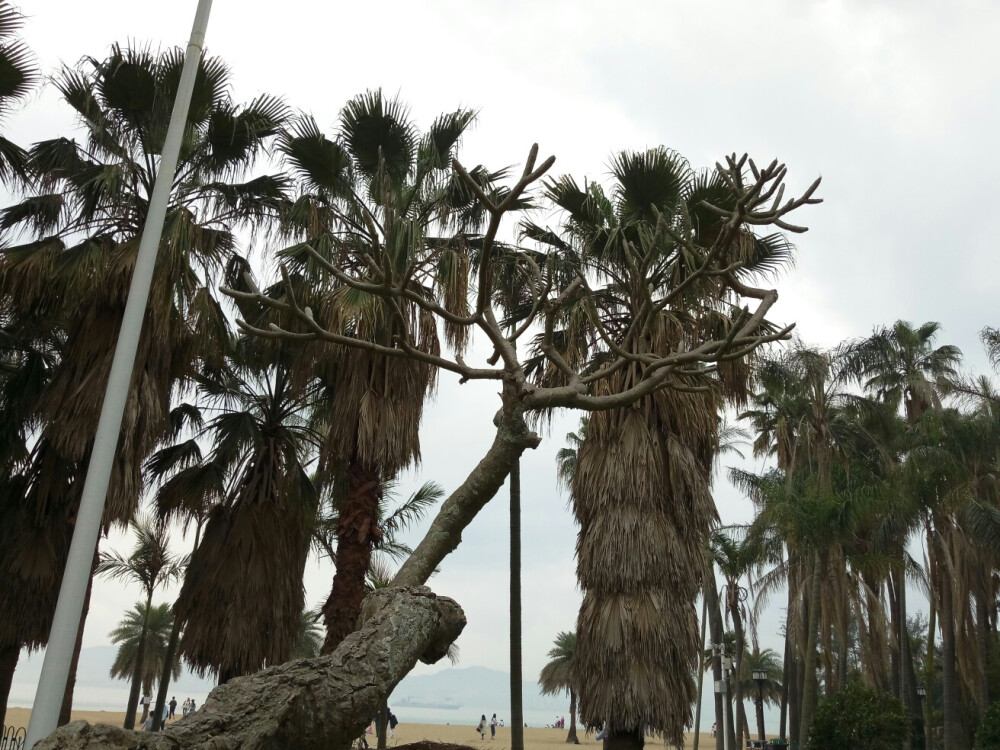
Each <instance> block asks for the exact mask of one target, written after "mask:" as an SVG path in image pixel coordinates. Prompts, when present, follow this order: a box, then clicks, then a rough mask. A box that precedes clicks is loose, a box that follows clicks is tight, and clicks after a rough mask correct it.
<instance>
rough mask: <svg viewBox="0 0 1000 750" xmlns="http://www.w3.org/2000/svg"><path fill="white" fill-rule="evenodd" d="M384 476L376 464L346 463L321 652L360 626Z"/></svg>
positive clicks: (324, 612) (378, 532) (376, 536)
mask: <svg viewBox="0 0 1000 750" xmlns="http://www.w3.org/2000/svg"><path fill="white" fill-rule="evenodd" d="M380 492H381V478H380V477H379V474H378V470H377V469H376V468H375V467H374V466H368V465H365V464H363V463H361V462H360V461H358V460H353V459H352V461H351V463H350V465H349V466H348V467H347V494H346V496H345V498H344V507H343V508H341V509H340V515H339V517H338V518H337V559H336V561H335V562H336V566H337V572H336V573H335V574H334V576H333V587H332V589H331V591H330V597H329V598H328V599H327V600H326V604H324V605H323V618H324V621H325V623H326V640H325V641H324V643H323V649H322V651H321V653H323V654H329V653H332V652H333V650H334V649H335V648H337V646H338V645H340V642H341V641H342V640H344V638H346V637H347V636H348V635H350V634H351V633H353V632H354V631H355V630H356V629H357V627H358V616H359V615H360V614H361V602H362V601H363V600H364V598H365V576H366V575H367V574H368V568H369V566H370V565H371V559H372V549H373V548H374V546H375V542H376V541H377V538H378V536H379V535H380V533H381V532H380V531H379V529H378V501H379V494H380Z"/></svg>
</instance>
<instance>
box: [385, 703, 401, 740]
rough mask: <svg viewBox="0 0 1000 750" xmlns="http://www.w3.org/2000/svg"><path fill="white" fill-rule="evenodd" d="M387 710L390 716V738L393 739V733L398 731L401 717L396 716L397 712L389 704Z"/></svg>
mask: <svg viewBox="0 0 1000 750" xmlns="http://www.w3.org/2000/svg"><path fill="white" fill-rule="evenodd" d="M385 712H386V714H387V715H388V717H389V739H390V740H391V739H392V733H393V732H395V731H396V725H397V724H398V723H399V719H397V718H396V714H394V713H393V712H392V709H390V708H389V707H388V706H386V707H385Z"/></svg>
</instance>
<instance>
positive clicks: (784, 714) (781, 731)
mask: <svg viewBox="0 0 1000 750" xmlns="http://www.w3.org/2000/svg"><path fill="white" fill-rule="evenodd" d="M791 651H792V650H791V643H790V642H789V640H788V621H787V619H786V621H785V658H784V660H783V666H782V668H781V713H780V715H779V718H778V737H780V738H782V739H784V738H785V737H786V736H787V728H788V692H789V684H788V678H789V676H790V675H791V674H792V670H791V669H790V668H789V667H790V664H789V662H790V661H791Z"/></svg>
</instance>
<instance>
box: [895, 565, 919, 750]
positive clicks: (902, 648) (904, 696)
mask: <svg viewBox="0 0 1000 750" xmlns="http://www.w3.org/2000/svg"><path fill="white" fill-rule="evenodd" d="M895 588H896V603H897V606H898V607H899V614H898V616H897V618H896V620H897V629H898V630H897V638H898V640H899V697H900V700H902V701H903V705H904V706H906V710H907V712H908V713H909V714H910V728H909V731H908V732H907V735H906V741H905V743H904V745H903V747H904V750H909V749H910V748H911V747H912V746H913V729H914V723H916V724H917V725H918V726H919V717H918V716H917V713H918V712H917V711H915V710H914V705H913V704H914V703H915V702H916V697H917V686H916V684H915V681H914V672H913V659H912V657H911V656H910V633H909V628H907V626H906V551H905V550H904V551H903V562H902V567H901V569H900V571H899V573H898V578H897V579H896V586H895ZM911 693H912V694H913V695H912V698H913V699H914V700H913V701H911V695H910V694H911Z"/></svg>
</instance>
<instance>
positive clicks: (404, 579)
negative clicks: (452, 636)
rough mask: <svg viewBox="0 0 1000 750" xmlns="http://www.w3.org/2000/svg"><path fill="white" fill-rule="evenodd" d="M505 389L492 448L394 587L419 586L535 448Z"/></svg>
mask: <svg viewBox="0 0 1000 750" xmlns="http://www.w3.org/2000/svg"><path fill="white" fill-rule="evenodd" d="M509 390H510V388H509V387H508V386H506V385H505V386H504V394H505V395H504V404H505V405H504V409H503V410H502V411H501V415H500V416H498V419H497V420H496V421H497V434H496V437H494V439H493V444H492V445H491V446H490V449H489V450H488V451H487V452H486V455H485V456H483V459H482V460H481V461H480V462H479V463H478V464H476V468H474V469H473V470H472V472H471V473H470V474H469V476H468V477H466V479H465V481H464V482H462V484H461V485H460V486H459V487H458V489H456V490H455V491H454V492H452V493H451V495H449V496H448V499H447V500H445V501H444V503H442V505H441V509H440V510H439V511H438V514H437V516H435V517H434V521H433V522H431V527H430V529H428V530H427V533H426V534H424V538H423V539H421V540H420V543H419V544H418V545H417V547H416V549H415V550H413V554H412V555H410V556H409V557H408V558H407V559H406V561H405V562H404V563H403V564H402V565H401V566H400V568H399V571H398V572H397V573H396V576H395V578H393V580H392V585H393V586H421V585H423V584H425V583H427V579H428V578H430V576H431V574H432V573H433V572H434V570H435V569H436V568H437V567H438V565H440V564H441V561H442V560H444V558H445V557H447V556H448V555H449V554H450V553H451V552H453V551H454V550H455V548H456V547H458V544H459V542H461V541H462V532H463V531H464V530H465V528H466V527H467V526H468V525H469V524H470V523H472V520H473V519H474V518H475V517H476V515H477V514H478V513H479V511H481V510H482V509H483V507H484V506H485V505H486V503H488V502H489V501H490V500H492V499H493V497H494V496H495V495H496V494H497V492H498V491H499V490H500V488H501V487H503V483H504V482H505V481H506V479H507V475H508V474H509V473H510V470H511V467H512V466H513V465H514V462H515V461H516V460H517V459H518V458H520V457H521V454H522V453H524V451H525V450H526V449H528V448H537V447H538V444H539V442H540V440H539V438H538V435H536V434H535V433H534V432H531V431H530V430H529V429H528V428H527V427H526V426H525V424H524V419H523V417H522V415H521V410H520V404H519V402H518V399H517V395H516V394H508V391H509Z"/></svg>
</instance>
